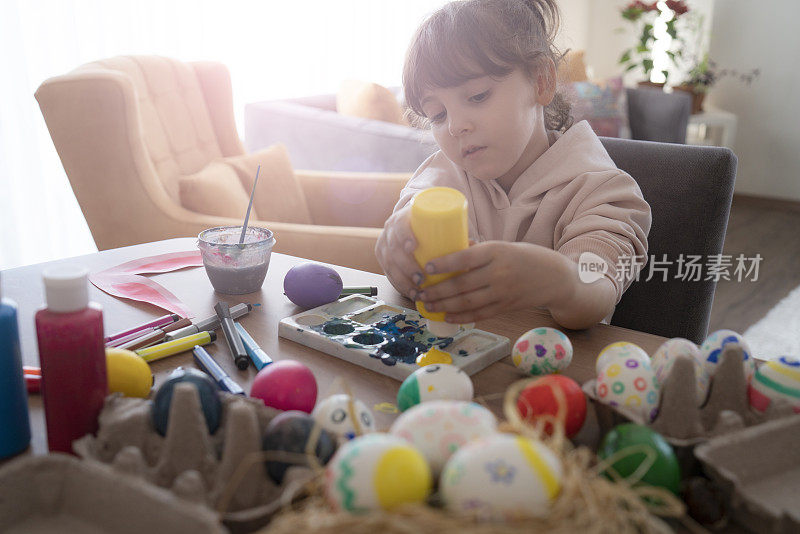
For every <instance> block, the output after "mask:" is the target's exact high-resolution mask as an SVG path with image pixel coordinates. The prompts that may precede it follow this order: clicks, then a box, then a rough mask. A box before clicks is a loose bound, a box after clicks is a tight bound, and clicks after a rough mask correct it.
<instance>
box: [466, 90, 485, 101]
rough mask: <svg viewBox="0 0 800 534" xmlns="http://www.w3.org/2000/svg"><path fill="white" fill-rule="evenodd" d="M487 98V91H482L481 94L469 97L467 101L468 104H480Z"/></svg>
mask: <svg viewBox="0 0 800 534" xmlns="http://www.w3.org/2000/svg"><path fill="white" fill-rule="evenodd" d="M487 98H489V91H484V92H482V93H479V94H477V95H473V96H471V97H469V100H470V102H476V103H480V102H483V101H484V100H486V99H487Z"/></svg>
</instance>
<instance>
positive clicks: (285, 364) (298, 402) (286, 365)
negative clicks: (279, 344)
mask: <svg viewBox="0 0 800 534" xmlns="http://www.w3.org/2000/svg"><path fill="white" fill-rule="evenodd" d="M250 396H251V397H254V398H258V399H261V400H262V401H264V404H266V405H267V406H271V407H273V408H277V409H278V410H300V411H303V412H306V413H311V410H313V409H314V404H315V403H316V402H317V381H316V380H315V379H314V373H312V372H311V369H309V368H308V367H306V366H305V365H303V364H302V363H300V362H296V361H294V360H281V361H277V362H274V363H271V364H269V365H267V366H266V367H264V368H263V369H261V370H260V371H259V372H258V374H257V375H256V377H255V378H254V379H253V387H252V388H251V389H250Z"/></svg>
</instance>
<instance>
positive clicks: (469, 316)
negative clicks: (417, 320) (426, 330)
mask: <svg viewBox="0 0 800 534" xmlns="http://www.w3.org/2000/svg"><path fill="white" fill-rule="evenodd" d="M570 263H571V261H570V260H569V259H568V258H567V257H566V256H564V255H562V254H560V253H559V252H556V251H554V250H551V249H549V248H546V247H542V246H539V245H533V244H531V243H508V242H504V241H486V242H483V243H479V244H477V245H474V246H471V247H470V248H468V249H465V250H461V251H458V252H454V253H452V254H448V255H447V256H442V257H441V258H436V259H435V260H432V261H431V262H429V263H428V264H427V265H426V266H425V272H426V273H429V274H433V273H446V272H453V271H465V272H464V273H462V274H459V275H457V276H454V277H453V278H449V279H447V280H444V281H443V282H440V283H438V284H435V285H432V286H429V287H426V288H425V289H424V290H422V293H421V294H420V295H419V297H418V298H419V299H420V300H422V301H423V302H424V304H425V309H427V310H428V311H437V312H441V311H443V312H446V313H447V315H446V319H447V321H448V322H450V323H458V324H466V323H472V322H475V321H479V320H481V319H486V318H488V317H492V316H494V315H497V314H498V313H501V312H506V311H513V310H520V309H525V308H531V307H534V306H545V307H550V306H551V305H552V304H554V303H557V302H559V301H562V300H567V299H569V298H570V297H571V292H572V282H571V279H570V277H569V275H570V265H569V264H570Z"/></svg>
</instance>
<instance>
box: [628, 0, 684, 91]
mask: <svg viewBox="0 0 800 534" xmlns="http://www.w3.org/2000/svg"><path fill="white" fill-rule="evenodd" d="M688 11H689V6H687V5H686V2H685V1H684V0H666V2H653V3H650V4H648V3H646V2H642V1H641V0H635V1H633V2H630V3H629V4H627V5H626V6H625V7H623V8H622V11H621V14H622V18H623V19H625V20H627V21H629V22H631V23H633V24H634V25H635V26H636V29H635V32H636V33H637V34H638V42H637V43H636V45H635V46H632V47H631V48H629V49H627V50H625V51H624V52H623V53H622V56H621V57H620V58H619V63H620V65H623V66H624V67H625V72H630V71H632V70H634V69H637V68H639V69H641V71H642V74H644V78H645V79H644V81H642V82H639V84H640V85H657V86H660V87H663V85H664V83H665V82H666V80H667V78H668V77H669V71H668V70H666V69H664V70H662V71H661V73H662V74H663V75H664V82H659V83H652V82H651V81H650V78H651V74H652V73H653V69H654V68H655V58H654V57H653V47H654V45H655V43H656V35H655V24H656V19H658V18H659V17H663V18H666V19H667V21H666V31H667V34H668V35H669V36H670V37H671V38H672V44H671V45H670V47H669V49H668V50H666V54H667V56H668V57H669V59H670V61H671V62H672V63H673V64H676V60H677V58H679V57H680V56H681V43H682V39H681V38H680V37H679V36H678V33H679V32H678V30H679V26H678V24H679V20H680V18H681V16H682V15H684V14H685V13H686V12H688Z"/></svg>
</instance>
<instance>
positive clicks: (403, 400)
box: [397, 374, 420, 412]
mask: <svg viewBox="0 0 800 534" xmlns="http://www.w3.org/2000/svg"><path fill="white" fill-rule="evenodd" d="M419 403H420V395H419V382H417V376H416V374H412V375H411V376H409V377H408V378H406V379H405V380H403V383H402V384H400V390H399V391H398V392H397V409H398V410H400V411H401V412H404V411H406V410H408V409H409V408H411V407H412V406H416V405H417V404H419Z"/></svg>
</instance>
